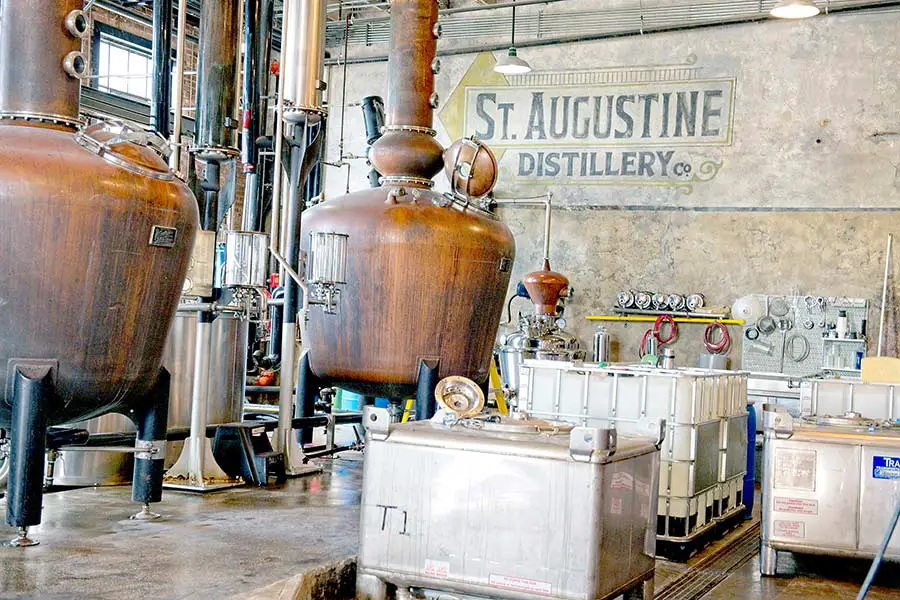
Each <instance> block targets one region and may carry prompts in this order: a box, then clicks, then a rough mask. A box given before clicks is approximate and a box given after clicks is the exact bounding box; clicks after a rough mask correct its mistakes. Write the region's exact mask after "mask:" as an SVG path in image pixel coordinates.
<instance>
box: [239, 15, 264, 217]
mask: <svg viewBox="0 0 900 600" xmlns="http://www.w3.org/2000/svg"><path fill="white" fill-rule="evenodd" d="M258 11H259V0H244V28H243V36H244V60H243V69H242V73H241V104H242V106H243V117H242V119H241V162H242V163H243V166H244V172H245V173H251V172H253V170H254V168H255V165H256V155H257V151H256V131H257V129H258V125H257V122H258V121H259V95H260V94H259V82H258V80H257V77H258V76H259V70H258V69H257V63H258V62H259V44H258V43H257V34H258V32H259V22H258V17H259V13H258ZM246 200H247V199H246V198H245V200H244V210H245V211H246V210H247V202H246Z"/></svg>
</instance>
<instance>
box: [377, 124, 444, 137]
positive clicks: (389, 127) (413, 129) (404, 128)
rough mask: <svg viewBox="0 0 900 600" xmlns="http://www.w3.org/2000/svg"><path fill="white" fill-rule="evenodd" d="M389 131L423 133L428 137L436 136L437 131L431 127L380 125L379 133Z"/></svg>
mask: <svg viewBox="0 0 900 600" xmlns="http://www.w3.org/2000/svg"><path fill="white" fill-rule="evenodd" d="M389 131H407V132H410V133H424V134H426V135H430V136H431V137H434V136H436V135H437V131H435V130H434V129H432V128H431V127H422V126H420V125H382V126H381V133H382V134H385V133H388V132H389Z"/></svg>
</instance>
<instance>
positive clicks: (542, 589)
mask: <svg viewBox="0 0 900 600" xmlns="http://www.w3.org/2000/svg"><path fill="white" fill-rule="evenodd" d="M489 581H490V584H491V585H492V586H494V587H498V588H503V589H504V590H517V591H519V592H532V593H534V594H544V595H546V596H549V595H550V594H551V592H552V591H553V589H552V586H551V585H550V582H549V581H539V580H537V579H525V578H524V577H513V576H510V575H496V574H494V573H491V576H490V578H489Z"/></svg>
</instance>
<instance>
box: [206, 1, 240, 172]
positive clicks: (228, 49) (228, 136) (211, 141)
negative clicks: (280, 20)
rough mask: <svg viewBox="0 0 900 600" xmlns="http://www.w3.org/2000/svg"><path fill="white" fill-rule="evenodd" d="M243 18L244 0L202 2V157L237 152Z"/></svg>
mask: <svg viewBox="0 0 900 600" xmlns="http://www.w3.org/2000/svg"><path fill="white" fill-rule="evenodd" d="M240 18H241V13H240V0H202V1H201V2H200V47H199V49H198V52H199V60H198V65H197V121H196V123H197V132H196V135H195V145H196V147H197V148H198V156H199V157H200V158H201V159H202V160H211V159H222V158H225V157H227V156H228V155H233V154H234V153H236V147H237V139H236V138H237V135H236V130H237V119H236V118H235V107H236V105H237V89H236V88H237V60H238V39H239V35H240V32H239V31H238V29H237V28H238V23H239V21H240ZM223 154H224V155H225V156H223Z"/></svg>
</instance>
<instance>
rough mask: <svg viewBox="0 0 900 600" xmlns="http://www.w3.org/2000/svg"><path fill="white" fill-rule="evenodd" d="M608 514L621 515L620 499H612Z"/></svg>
mask: <svg viewBox="0 0 900 600" xmlns="http://www.w3.org/2000/svg"><path fill="white" fill-rule="evenodd" d="M609 512H611V513H612V514H614V515H621V514H622V499H621V498H613V499H612V502H610V505H609Z"/></svg>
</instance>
